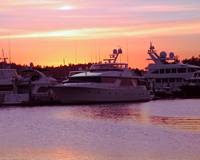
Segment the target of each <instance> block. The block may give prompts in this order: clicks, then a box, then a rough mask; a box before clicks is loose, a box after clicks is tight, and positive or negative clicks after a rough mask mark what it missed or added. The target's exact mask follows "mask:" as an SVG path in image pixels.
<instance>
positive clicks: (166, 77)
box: [144, 43, 200, 94]
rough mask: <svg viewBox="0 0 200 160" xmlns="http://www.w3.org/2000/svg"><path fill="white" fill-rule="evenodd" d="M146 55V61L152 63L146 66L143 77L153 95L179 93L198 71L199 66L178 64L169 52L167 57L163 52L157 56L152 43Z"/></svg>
mask: <svg viewBox="0 0 200 160" xmlns="http://www.w3.org/2000/svg"><path fill="white" fill-rule="evenodd" d="M147 53H148V55H149V56H150V59H148V60H152V61H153V62H154V63H152V64H149V65H148V67H147V68H146V69H147V72H146V74H145V75H144V77H145V78H146V79H147V80H148V81H149V82H150V84H151V85H152V88H153V90H154V91H155V93H164V94H176V93H178V94H179V93H181V92H182V89H181V87H182V86H185V85H186V84H188V81H189V80H190V79H191V78H192V77H193V76H194V73H196V72H198V71H199V70H200V67H199V66H194V65H189V64H183V63H181V62H179V61H178V58H177V57H176V56H175V54H174V53H173V52H170V53H169V56H168V55H167V53H166V52H165V51H162V52H160V54H157V52H156V50H155V47H154V46H153V45H152V43H151V44H150V49H149V50H148V52H147ZM195 75H196V74H195Z"/></svg>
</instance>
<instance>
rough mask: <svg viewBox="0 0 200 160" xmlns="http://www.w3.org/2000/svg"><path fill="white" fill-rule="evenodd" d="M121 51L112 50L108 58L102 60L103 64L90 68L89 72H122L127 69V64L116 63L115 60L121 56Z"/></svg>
mask: <svg viewBox="0 0 200 160" xmlns="http://www.w3.org/2000/svg"><path fill="white" fill-rule="evenodd" d="M122 53H123V52H122V49H121V48H119V49H114V50H113V53H112V54H111V55H110V58H108V59H104V63H98V64H94V65H92V66H91V68H90V71H122V70H124V69H127V68H128V64H127V63H117V59H118V57H119V55H120V54H122Z"/></svg>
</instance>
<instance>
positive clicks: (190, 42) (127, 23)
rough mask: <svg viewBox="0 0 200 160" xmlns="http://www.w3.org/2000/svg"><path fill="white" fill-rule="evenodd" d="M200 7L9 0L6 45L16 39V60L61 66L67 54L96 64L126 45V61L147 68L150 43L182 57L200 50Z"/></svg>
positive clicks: (2, 11)
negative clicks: (127, 54) (115, 48)
mask: <svg viewBox="0 0 200 160" xmlns="http://www.w3.org/2000/svg"><path fill="white" fill-rule="evenodd" d="M199 8H200V2H199V1H196V0H191V1H190V2H187V1H178V0H174V1H173V2H172V1H157V0H153V1H151V2H149V1H147V0H144V1H139V0H134V1H131V0H124V1H116V0H107V1H97V0H92V1H90V0H84V1H82V0H80V1H77V0H68V1H66V0H40V1H34V0H5V1H2V3H1V6H0V16H1V21H0V48H5V50H6V48H8V42H7V41H11V50H12V52H14V54H13V60H14V61H15V62H16V63H21V64H24V63H26V64H27V63H29V62H30V61H32V62H34V63H35V64H41V65H59V64H60V62H61V61H62V59H63V57H67V58H66V62H67V63H79V62H81V63H86V62H90V61H92V62H94V61H95V62H96V60H97V59H103V58H104V57H106V56H107V54H109V53H110V51H112V49H113V48H114V47H115V46H117V45H120V46H123V49H124V50H126V51H127V52H129V53H130V55H129V56H126V55H125V56H124V57H123V58H122V60H126V59H128V58H126V57H129V63H130V65H131V66H136V67H139V68H144V67H145V66H146V61H145V59H146V58H147V55H146V50H147V48H148V44H149V41H153V42H156V43H157V45H158V47H159V48H161V50H165V49H166V50H172V51H175V52H178V53H179V54H181V55H182V57H189V56H192V55H194V54H196V53H197V54H198V52H199V50H200V49H199V47H198V46H199V41H200V30H199V28H200V14H199V13H200V9H199ZM55 53H56V56H55ZM191 54H192V55H191ZM91 55H92V56H91ZM38 57H40V58H38ZM91 57H92V58H91ZM97 57H100V58H97ZM94 59H96V60H94ZM147 63H148V62H147Z"/></svg>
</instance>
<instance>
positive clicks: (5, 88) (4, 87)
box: [0, 85, 13, 91]
mask: <svg viewBox="0 0 200 160" xmlns="http://www.w3.org/2000/svg"><path fill="white" fill-rule="evenodd" d="M12 90H13V85H0V91H12Z"/></svg>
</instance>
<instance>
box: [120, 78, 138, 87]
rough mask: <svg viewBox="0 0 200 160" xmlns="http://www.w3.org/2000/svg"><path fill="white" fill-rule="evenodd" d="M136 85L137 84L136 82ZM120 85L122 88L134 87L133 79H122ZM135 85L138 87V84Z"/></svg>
mask: <svg viewBox="0 0 200 160" xmlns="http://www.w3.org/2000/svg"><path fill="white" fill-rule="evenodd" d="M134 83H136V82H134ZM120 85H121V86H133V83H132V81H131V79H122V80H121V83H120ZM134 85H136V84H134Z"/></svg>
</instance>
